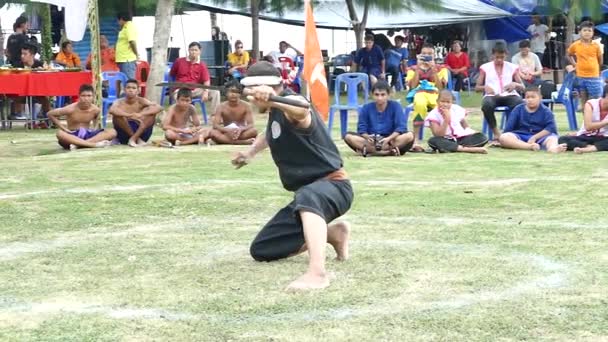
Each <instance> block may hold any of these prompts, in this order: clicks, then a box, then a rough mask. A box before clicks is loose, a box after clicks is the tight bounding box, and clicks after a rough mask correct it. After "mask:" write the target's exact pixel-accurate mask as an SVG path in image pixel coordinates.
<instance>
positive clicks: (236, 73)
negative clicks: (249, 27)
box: [228, 40, 250, 79]
mask: <svg viewBox="0 0 608 342" xmlns="http://www.w3.org/2000/svg"><path fill="white" fill-rule="evenodd" d="M249 60H250V59H249V52H247V51H245V50H244V49H243V42H242V41H240V40H237V41H236V42H235V43H234V52H233V53H229V54H228V64H229V65H230V69H228V74H230V75H231V76H232V77H234V78H235V79H240V78H243V77H244V76H245V74H246V73H247V67H248V66H249Z"/></svg>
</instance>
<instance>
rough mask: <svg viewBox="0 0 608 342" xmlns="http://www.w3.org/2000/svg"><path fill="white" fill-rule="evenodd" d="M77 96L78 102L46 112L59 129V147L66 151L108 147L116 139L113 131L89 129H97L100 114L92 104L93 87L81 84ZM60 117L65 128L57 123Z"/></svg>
mask: <svg viewBox="0 0 608 342" xmlns="http://www.w3.org/2000/svg"><path fill="white" fill-rule="evenodd" d="M78 94H79V97H78V102H76V103H72V104H69V105H67V106H65V107H63V108H57V109H53V110H51V111H49V112H48V117H49V119H50V120H51V121H52V122H53V123H54V124H55V126H57V127H58V128H59V130H58V131H57V140H58V141H59V145H61V146H62V147H63V148H65V149H66V150H67V149H70V150H75V149H77V148H81V147H106V146H110V143H111V142H110V141H111V140H112V139H114V137H116V131H115V130H113V129H111V128H110V129H106V130H104V129H91V127H97V119H98V118H99V113H100V112H101V110H100V109H99V107H97V106H96V105H94V104H93V94H94V89H93V87H92V86H91V85H90V84H83V85H81V86H80V90H79V91H78ZM62 116H65V118H66V122H67V127H66V125H63V124H62V123H61V122H60V121H59V118H60V117H62ZM91 124H93V125H92V126H91Z"/></svg>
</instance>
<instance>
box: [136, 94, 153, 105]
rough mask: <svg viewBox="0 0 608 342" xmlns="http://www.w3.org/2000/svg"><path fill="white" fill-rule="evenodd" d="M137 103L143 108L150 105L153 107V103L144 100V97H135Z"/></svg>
mask: <svg viewBox="0 0 608 342" xmlns="http://www.w3.org/2000/svg"><path fill="white" fill-rule="evenodd" d="M137 102H138V103H139V104H140V105H141V106H144V107H147V106H151V105H153V104H154V103H152V101H150V100H148V99H147V98H145V97H141V96H138V97H137Z"/></svg>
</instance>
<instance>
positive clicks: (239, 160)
mask: <svg viewBox="0 0 608 342" xmlns="http://www.w3.org/2000/svg"><path fill="white" fill-rule="evenodd" d="M251 157H252V156H251V155H250V154H249V153H248V152H242V151H241V152H237V153H236V154H235V155H234V158H232V165H234V167H235V168H236V169H237V170H238V169H240V168H241V167H243V166H245V165H247V164H249V161H250V160H251Z"/></svg>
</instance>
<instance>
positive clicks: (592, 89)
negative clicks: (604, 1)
mask: <svg viewBox="0 0 608 342" xmlns="http://www.w3.org/2000/svg"><path fill="white" fill-rule="evenodd" d="M593 28H594V26H593V23H592V22H590V21H583V22H582V23H581V25H580V35H581V39H579V40H577V41H575V42H574V43H572V45H570V47H569V48H568V60H569V61H570V64H571V65H568V66H566V71H568V72H572V71H573V70H576V82H577V83H578V87H579V89H580V91H581V95H580V96H581V102H582V103H586V102H587V100H588V99H597V98H600V97H601V96H602V83H603V82H602V80H601V79H600V65H602V62H603V58H604V57H603V53H602V49H600V46H599V45H598V44H596V43H594V42H593V40H592V39H593ZM574 57H576V59H575V58H574Z"/></svg>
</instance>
